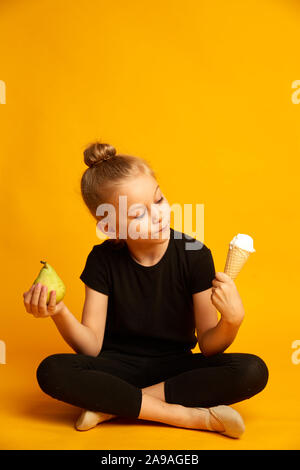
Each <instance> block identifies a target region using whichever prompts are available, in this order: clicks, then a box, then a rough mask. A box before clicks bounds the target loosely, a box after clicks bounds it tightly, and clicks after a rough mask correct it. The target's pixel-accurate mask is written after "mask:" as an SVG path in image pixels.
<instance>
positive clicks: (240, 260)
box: [224, 246, 251, 280]
mask: <svg viewBox="0 0 300 470" xmlns="http://www.w3.org/2000/svg"><path fill="white" fill-rule="evenodd" d="M250 254H251V252H250V251H246V250H243V249H242V248H239V247H238V246H233V247H232V248H229V249H228V252H227V258H226V263H225V269H224V273H225V274H228V276H230V277H231V279H233V280H234V279H235V278H236V277H237V275H238V274H239V272H240V271H241V269H242V267H243V266H244V264H245V263H246V261H247V259H248V258H249V255H250Z"/></svg>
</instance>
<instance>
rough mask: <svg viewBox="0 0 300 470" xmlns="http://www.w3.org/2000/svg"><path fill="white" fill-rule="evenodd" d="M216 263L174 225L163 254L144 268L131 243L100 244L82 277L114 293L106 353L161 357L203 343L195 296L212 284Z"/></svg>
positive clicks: (110, 295) (202, 246) (98, 288)
mask: <svg viewBox="0 0 300 470" xmlns="http://www.w3.org/2000/svg"><path fill="white" fill-rule="evenodd" d="M214 277H215V266H214V261H213V257H212V253H211V250H210V249H209V248H208V247H207V246H206V245H205V244H204V243H202V242H200V241H198V240H196V239H195V238H192V237H190V236H189V235H187V234H184V233H183V232H179V231H176V230H174V229H173V228H172V227H171V228H170V239H169V240H168V247H167V250H166V252H165V253H164V255H163V257H162V258H161V259H160V260H159V262H158V263H156V264H155V265H153V266H143V265H141V264H139V263H138V262H136V261H135V260H134V259H133V258H132V256H131V255H130V252H129V249H128V246H127V244H126V243H125V244H124V246H122V247H116V246H115V245H114V243H113V242H112V240H110V239H107V240H105V241H104V242H102V243H101V244H99V245H94V246H93V249H92V250H91V252H90V253H89V255H88V257H87V260H86V264H85V267H84V270H83V272H82V273H81V275H80V279H81V280H82V281H83V282H84V283H85V284H86V285H87V286H88V287H90V288H92V289H94V290H96V291H98V292H101V293H104V294H106V295H108V309H107V319H106V327H105V334H104V339H103V345H102V351H105V350H117V351H120V352H125V353H126V352H127V353H129V354H137V355H139V354H141V355H144V356H161V355H164V354H170V353H176V352H185V351H190V350H191V349H193V348H194V347H195V346H196V344H197V337H196V335H195V321H194V313H193V301H192V294H193V293H196V292H201V291H203V290H206V289H209V288H210V287H212V280H213V279H214Z"/></svg>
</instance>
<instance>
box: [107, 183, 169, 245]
mask: <svg viewBox="0 0 300 470" xmlns="http://www.w3.org/2000/svg"><path fill="white" fill-rule="evenodd" d="M120 196H123V197H121V198H120ZM124 196H126V197H127V201H126V198H125V197H124ZM126 202H127V204H126ZM112 205H113V206H114V208H115V214H116V220H115V223H114V220H112V219H111V222H113V223H111V224H110V227H109V230H110V229H111V228H113V230H114V225H115V227H116V237H113V238H123V239H124V238H126V239H127V238H130V239H132V240H143V243H144V242H146V241H148V242H149V243H155V241H156V240H158V241H161V240H162V239H166V238H169V234H170V206H169V203H168V201H167V199H166V197H165V196H164V194H163V193H162V191H161V189H160V187H159V184H158V183H157V181H156V179H155V178H153V177H152V176H150V175H140V176H137V177H135V178H132V180H130V181H129V182H127V183H126V184H122V185H121V186H120V187H119V191H118V195H117V198H116V199H115V200H114V202H112ZM105 220H106V224H104V225H103V226H104V227H105V229H106V231H105V232H103V233H105V234H108V233H107V230H108V224H107V218H105ZM105 225H106V226H105ZM161 229H163V230H161Z"/></svg>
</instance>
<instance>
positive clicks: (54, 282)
mask: <svg viewBox="0 0 300 470" xmlns="http://www.w3.org/2000/svg"><path fill="white" fill-rule="evenodd" d="M41 263H43V265H44V266H43V267H42V268H41V270H40V272H39V275H38V277H37V278H36V279H35V281H34V282H33V284H37V283H38V282H40V283H41V284H42V285H44V286H47V287H48V295H47V300H46V303H47V304H48V303H49V300H50V292H51V291H52V290H55V291H56V303H57V304H58V302H60V301H61V300H62V299H63V298H64V296H65V293H66V287H65V285H64V283H63V281H62V280H61V279H60V277H59V276H58V275H57V273H56V271H55V270H54V269H53V268H52V266H51V265H50V264H49V263H47V261H41Z"/></svg>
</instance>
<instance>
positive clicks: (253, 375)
mask: <svg viewBox="0 0 300 470" xmlns="http://www.w3.org/2000/svg"><path fill="white" fill-rule="evenodd" d="M268 379H269V370H268V367H267V365H266V363H265V362H264V361H263V359H261V358H260V357H259V356H256V355H255V354H247V355H245V356H244V360H243V361H242V364H241V380H242V381H243V382H245V384H246V385H247V387H248V389H249V391H252V392H253V394H256V393H259V392H261V391H262V390H263V389H264V388H265V386H266V385H267V382H268Z"/></svg>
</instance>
